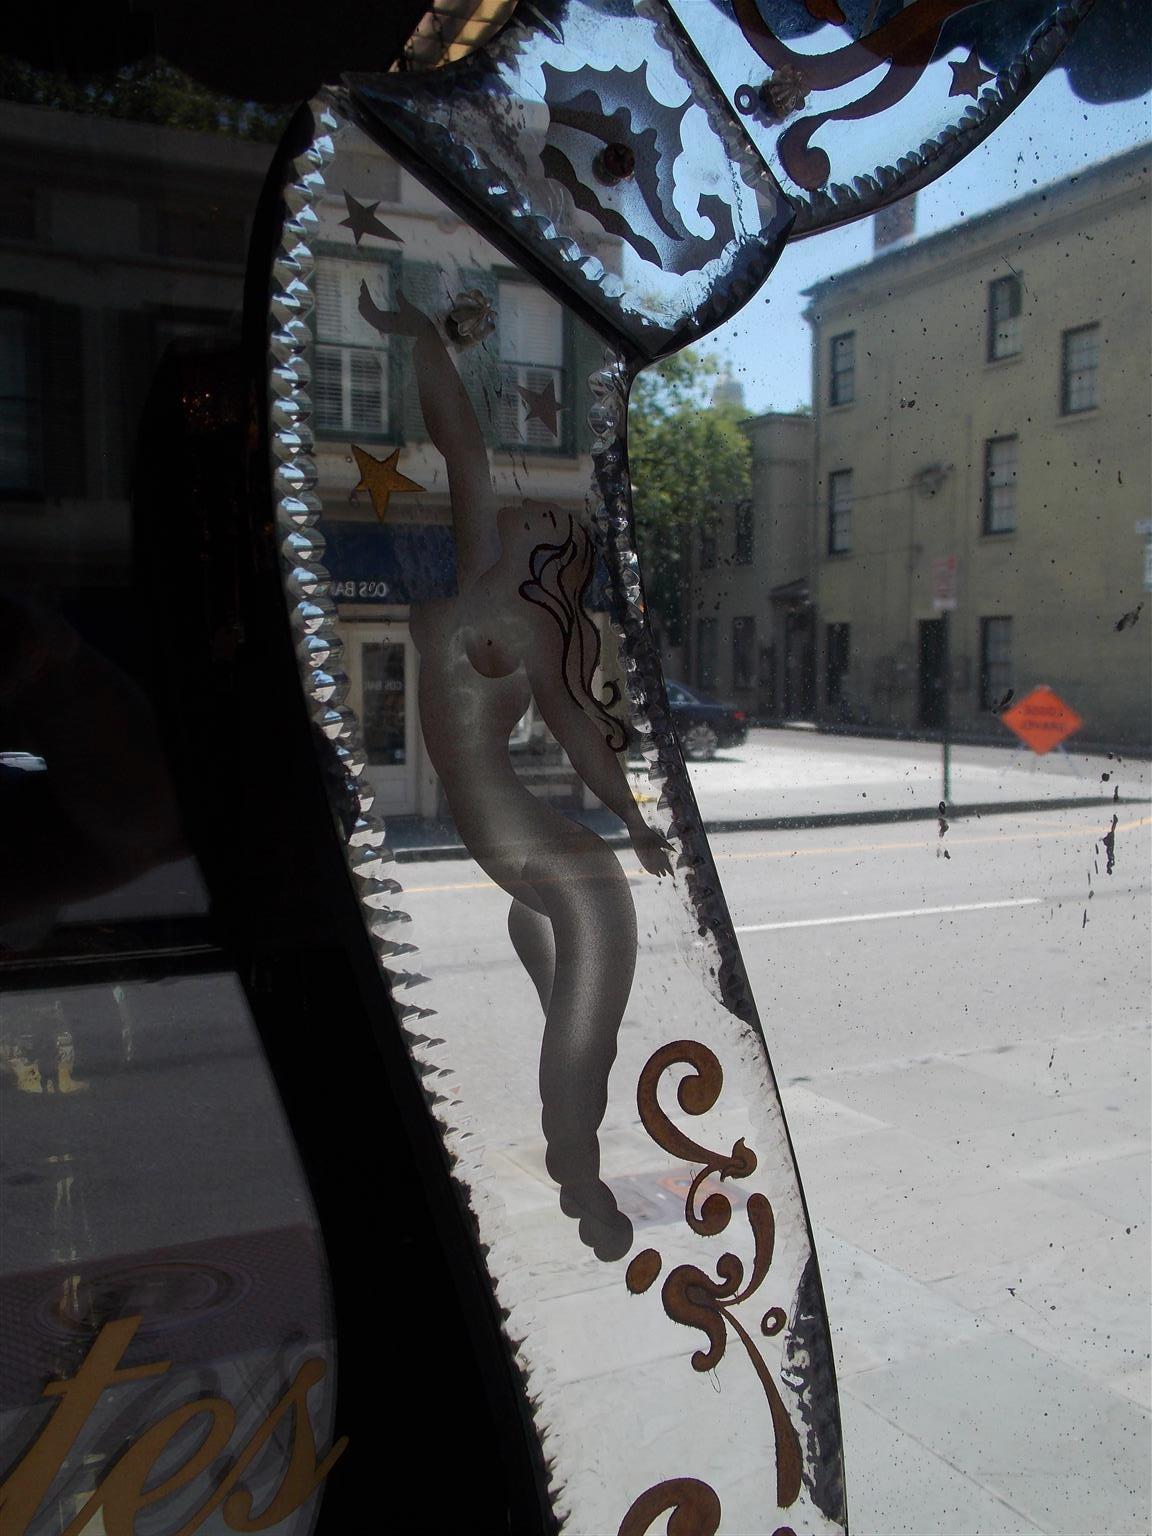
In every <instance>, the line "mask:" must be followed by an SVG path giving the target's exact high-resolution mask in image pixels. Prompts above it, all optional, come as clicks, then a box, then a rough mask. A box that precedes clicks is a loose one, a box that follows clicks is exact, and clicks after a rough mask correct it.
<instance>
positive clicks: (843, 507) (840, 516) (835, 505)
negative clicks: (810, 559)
mask: <svg viewBox="0 0 1152 1536" xmlns="http://www.w3.org/2000/svg"><path fill="white" fill-rule="evenodd" d="M851 548H852V471H851V470H850V469H838V470H836V471H835V472H834V473H833V474H831V475H829V476H828V553H829V554H830V555H846V554H848V552H849V551H850V550H851Z"/></svg>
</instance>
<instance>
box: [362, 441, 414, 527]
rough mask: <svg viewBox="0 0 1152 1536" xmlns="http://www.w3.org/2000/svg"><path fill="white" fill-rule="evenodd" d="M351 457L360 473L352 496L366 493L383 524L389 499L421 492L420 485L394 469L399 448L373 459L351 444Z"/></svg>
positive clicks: (398, 456)
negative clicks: (408, 492) (384, 457)
mask: <svg viewBox="0 0 1152 1536" xmlns="http://www.w3.org/2000/svg"><path fill="white" fill-rule="evenodd" d="M352 456H353V458H354V459H355V460H356V468H357V469H358V470H359V471H360V479H359V482H358V483H357V484H356V485H354V486H353V487H352V494H353V496H355V494H356V492H357V491H367V492H368V494H369V496H370V497H371V498H372V505H373V507H375V509H376V516H377V517H378V518H379V519H380V521H381V522H384V520H385V516H386V514H387V511H388V502H389V500H390V499H391V497H392V496H393V495H394V494H396V495H399V494H400V493H401V492H406V491H422V490H424V489H425V487H424V486H422V485H417V484H416V482H415V480H409V478H408V476H407V475H402V474H401V473H400V471H399V470H398V469H397V468H396V465H397V462H398V461H399V458H400V450H399V448H394V449H393V450H392V452H391V453H390V454H389V455H388V457H387V458H386V459H374V458H373V457H372V455H371V454H370V453H365V451H364V449H363V448H358V447H357V446H356V444H355V443H353V444H352Z"/></svg>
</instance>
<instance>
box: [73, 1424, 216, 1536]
mask: <svg viewBox="0 0 1152 1536" xmlns="http://www.w3.org/2000/svg"><path fill="white" fill-rule="evenodd" d="M205 1413H210V1414H211V1415H212V1428H211V1429H210V1430H209V1431H208V1433H207V1434H206V1435H205V1436H204V1439H203V1440H202V1441H201V1443H200V1445H199V1446H198V1447H197V1448H196V1450H195V1451H194V1452H193V1453H192V1455H191V1456H189V1458H188V1460H187V1461H185V1462H184V1463H183V1464H182V1465H181V1466H179V1467H178V1468H177V1469H176V1471H175V1472H173V1473H172V1474H171V1475H170V1476H169V1477H166V1478H165V1479H164V1481H163V1482H162V1483H157V1484H156V1486H155V1487H154V1488H149V1489H148V1491H147V1493H145V1492H144V1484H145V1483H146V1482H147V1481H148V1474H149V1472H151V1470H152V1467H153V1465H154V1464H155V1462H156V1459H157V1457H158V1456H159V1455H160V1453H161V1452H162V1451H163V1449H164V1447H165V1446H166V1445H167V1444H168V1443H169V1442H170V1441H171V1440H174V1439H175V1438H176V1436H177V1435H178V1434H179V1433H180V1431H181V1430H182V1429H183V1428H184V1426H185V1425H186V1424H191V1423H192V1421H193V1420H194V1419H198V1418H199V1417H200V1415H201V1414H205ZM235 1427H236V1410H235V1409H234V1408H233V1407H232V1404H231V1403H226V1402H225V1401H224V1399H223V1398H222V1397H202V1398H199V1399H198V1400H197V1401H196V1402H193V1403H185V1404H184V1406H183V1407H182V1408H174V1409H173V1410H172V1412H171V1413H168V1414H165V1415H164V1417H163V1418H162V1419H160V1420H159V1422H158V1423H156V1424H153V1425H152V1427H151V1429H147V1430H145V1431H144V1433H143V1434H142V1435H141V1436H140V1438H139V1439H138V1440H135V1441H133V1443H132V1444H131V1445H130V1446H129V1447H128V1449H127V1450H126V1451H125V1452H124V1454H123V1456H121V1457H120V1459H119V1460H118V1461H117V1462H116V1464H115V1466H114V1467H113V1468H112V1470H111V1471H110V1472H109V1473H108V1475H107V1477H105V1478H104V1480H103V1481H102V1482H101V1483H100V1484H99V1486H98V1487H97V1489H96V1491H95V1492H94V1493H93V1495H92V1497H91V1498H90V1499H89V1500H88V1502H87V1503H86V1504H85V1505H84V1508H83V1509H82V1510H81V1511H80V1513H79V1514H78V1515H77V1516H76V1518H75V1519H74V1520H73V1521H72V1522H71V1524H70V1525H68V1526H67V1528H66V1529H65V1530H64V1532H63V1536H80V1533H81V1531H83V1529H84V1527H85V1526H86V1525H87V1524H88V1522H89V1520H91V1518H92V1516H93V1515H94V1514H95V1513H96V1511H97V1510H98V1509H99V1510H102V1511H103V1513H104V1529H105V1531H106V1532H107V1536H133V1533H134V1531H135V1529H136V1516H137V1515H138V1514H139V1513H140V1511H141V1510H142V1509H147V1507H148V1506H149V1504H156V1503H159V1501H160V1500H161V1499H163V1498H167V1496H168V1495H169V1494H170V1493H175V1492H176V1490H177V1489H178V1488H184V1487H186V1486H187V1485H188V1484H189V1483H191V1482H194V1481H195V1480H196V1478H198V1477H199V1476H200V1474H201V1472H205V1471H207V1469H208V1468H209V1467H210V1466H211V1465H212V1463H213V1462H214V1461H215V1460H216V1458H217V1456H219V1455H221V1454H222V1452H223V1451H224V1450H225V1448H226V1447H227V1445H228V1442H229V1440H230V1439H231V1438H232V1431H233V1430H234V1429H235ZM205 1512H206V1511H204V1512H201V1513H200V1514H198V1515H196V1516H194V1517H193V1521H192V1522H191V1523H189V1524H188V1525H186V1526H185V1527H184V1529H185V1530H186V1531H193V1530H195V1529H196V1526H197V1525H199V1524H200V1523H201V1520H202V1519H203V1517H204V1513H205Z"/></svg>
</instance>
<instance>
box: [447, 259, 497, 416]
mask: <svg viewBox="0 0 1152 1536" xmlns="http://www.w3.org/2000/svg"><path fill="white" fill-rule="evenodd" d="M460 287H461V288H462V289H465V288H475V289H477V290H478V291H479V292H480V293H482V294H483V295H484V297H485V298H486V299H487V300H488V302H489V303H490V304H492V305H493V306H495V305H496V304H497V297H498V284H497V282H496V279H495V278H494V277H493V275H492V273H491V272H488V271H485V270H483V269H482V268H476V267H473V268H468V269H466V270H464V271H462V272H461V274H460ZM496 319H497V330H496V331H495V333H494V334H493V335H491V336H488V337H486V338H485V339H484V340H483V341H480V342H475V343H473V345H472V346H469V347H465V348H463V350H462V351H460V352H458V353H457V360H458V362H459V364H460V377H461V379H462V380H463V383H464V388H465V389H466V390H467V391H468V398H469V399H470V400H471V401H472V407H473V409H474V410H475V412H476V419H477V421H479V423H480V430H481V431H482V432H483V434H484V441H485V442H487V443H495V442H498V441H499V440H500V431H499V419H500V356H499V350H500V347H499V343H500V331H499V319H500V317H499V311H497V317H496Z"/></svg>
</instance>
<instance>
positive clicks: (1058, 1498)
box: [404, 808, 1152, 1536]
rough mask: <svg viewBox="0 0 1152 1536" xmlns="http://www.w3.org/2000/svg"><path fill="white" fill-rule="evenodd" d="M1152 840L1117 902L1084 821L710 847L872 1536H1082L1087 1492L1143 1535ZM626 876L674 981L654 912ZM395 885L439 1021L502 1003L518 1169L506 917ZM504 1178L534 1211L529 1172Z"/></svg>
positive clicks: (462, 893)
mask: <svg viewBox="0 0 1152 1536" xmlns="http://www.w3.org/2000/svg"><path fill="white" fill-rule="evenodd" d="M1150 819H1152V818H1149V816H1148V815H1147V814H1143V815H1141V814H1139V812H1138V811H1135V810H1134V811H1133V812H1131V813H1130V814H1128V815H1125V816H1122V817H1121V818H1120V820H1119V823H1118V825H1117V828H1116V834H1115V868H1114V870H1113V872H1112V873H1111V874H1108V873H1106V869H1107V858H1106V851H1105V850H1104V849H1103V847H1102V846H1101V841H1100V839H1101V837H1102V835H1103V834H1104V833H1105V832H1106V831H1107V830H1108V828H1109V827H1110V824H1111V816H1110V814H1109V815H1105V814H1104V813H1103V812H1102V811H1101V810H1099V809H1088V808H1085V809H1083V810H1076V811H1075V812H1047V813H1040V814H1036V813H1033V814H1028V815H1016V816H1006V817H985V818H982V819H980V820H978V821H977V820H970V821H965V822H963V823H962V824H958V825H956V826H954V827H950V828H949V830H948V831H947V832H946V833H945V835H944V836H943V838H941V837H940V836H939V835H938V829H937V827H936V825H935V824H934V823H921V824H915V825H912V826H906V825H889V826H881V827H858V828H838V829H829V828H824V829H819V830H812V831H801V832H795V831H789V832H774V833H755V832H745V833H740V834H728V835H723V834H720V835H716V836H714V837H713V839H712V841H713V846H714V850H715V853H716V855H717V860H718V865H719V870H720V876H721V879H722V881H723V883H724V887H725V890H726V892H727V896H728V901H729V904H730V907H731V910H732V915H733V918H734V921H735V923H736V926H737V929H738V931H740V933H741V944H742V947H743V951H744V956H745V960H746V964H747V967H748V970H749V973H750V976H751V980H752V985H753V990H754V993H755V996H756V998H757V1000H758V1004H759V1008H760V1012H761V1017H762V1020H763V1023H764V1029H765V1035H766V1037H767V1040H768V1044H769V1049H770V1052H771V1055H772V1059H773V1063H774V1066H775V1069H776V1072H777V1074H778V1077H779V1080H780V1082H781V1084H782V1090H783V1097H784V1102H785V1106H786V1110H787V1113H788V1118H789V1124H790V1128H791V1132H792V1136H793V1139H794V1142H795V1145H796V1151H797V1157H798V1160H799V1164H800V1169H801V1173H802V1177H803V1179H804V1184H805V1189H806V1193H807V1198H808V1202H809V1207H810V1211H811V1215H812V1220H813V1223H814V1227H815V1231H816V1239H817V1248H818V1252H819V1255H820V1259H821V1264H822V1268H823V1273H824V1279H825V1286H826V1291H827V1296H828V1308H829V1314H830V1317H831V1319H832V1327H833V1334H834V1341H835V1348H836V1354H837V1365H838V1371H839V1377H840V1387H841V1400H842V1410H843V1415H844V1432H845V1454H846V1460H847V1470H848V1494H849V1501H850V1504H849V1507H850V1510H851V1512H852V1516H853V1530H854V1531H855V1532H857V1533H858V1536H894V1533H896V1532H908V1533H911V1536H935V1533H941V1536H943V1533H949V1536H953V1533H960V1532H964V1533H969V1536H1009V1533H1012V1536H1015V1533H1024V1532H1034V1531H1038V1530H1039V1531H1050V1532H1056V1531H1060V1532H1064V1531H1067V1532H1073V1531H1079V1530H1080V1529H1082V1528H1083V1519H1082V1515H1081V1513H1080V1512H1079V1505H1080V1503H1081V1500H1082V1498H1083V1495H1084V1490H1086V1489H1090V1490H1092V1495H1091V1497H1092V1501H1093V1507H1094V1514H1093V1521H1094V1526H1095V1528H1096V1529H1098V1530H1100V1531H1101V1532H1108V1533H1109V1536H1119V1533H1126V1532H1133V1533H1136V1532H1142V1531H1143V1530H1144V1528H1145V1524H1144V1522H1145V1511H1146V1509H1147V1505H1148V1484H1147V1468H1148V1449H1149V1420H1148V1360H1149V1312H1148V1301H1149V1243H1148V1209H1149V1188H1148V1149H1149V1110H1148V1105H1149V1082H1148V1065H1149V1055H1148V1039H1149V1036H1148V1026H1149V992H1148V979H1149V930H1148V921H1147V913H1148V890H1149V846H1150V831H1152V828H1150V825H1149V822H1150ZM944 852H947V854H948V855H949V856H948V857H947V858H945V857H943V854H944ZM623 862H624V864H625V867H626V868H627V869H629V871H630V873H632V874H633V877H634V878H633V885H632V889H633V894H634V896H635V899H636V901H637V907H638V911H639V915H640V927H641V932H642V934H643V935H644V938H643V940H642V943H643V945H644V948H645V950H646V952H647V955H648V959H649V962H651V960H652V958H653V951H655V952H656V953H657V955H659V954H660V953H662V954H663V955H664V956H665V959H664V962H663V963H664V966H665V967H667V965H668V963H669V962H670V961H672V960H673V959H674V955H675V951H676V949H677V940H676V938H675V936H674V934H673V933H672V932H670V931H668V929H667V928H666V926H665V924H664V922H663V920H662V917H661V912H660V903H659V901H658V900H657V897H656V895H655V891H654V884H655V882H653V881H652V880H651V877H649V876H647V875H644V874H643V873H642V872H641V871H640V870H639V869H638V867H637V866H636V864H635V861H634V860H633V859H632V858H631V856H630V855H627V854H626V855H624V856H623ZM404 873H405V874H406V875H407V876H408V877H409V879H408V881H407V882H406V884H407V889H406V891H405V904H406V906H407V907H408V909H409V910H410V911H411V912H412V914H413V919H414V921H413V930H412V931H413V937H416V936H418V935H434V936H435V937H434V941H433V940H432V939H431V938H429V940H428V943H427V948H426V950H425V968H426V969H427V970H429V971H430V972H431V973H432V975H433V976H434V978H435V981H434V983H433V984H432V985H430V986H429V987H427V988H424V989H422V994H421V999H420V1000H421V1001H422V1002H426V1003H428V1005H429V1006H433V1007H435V1006H436V994H437V993H438V992H441V990H442V988H443V987H448V988H451V989H453V991H455V992H457V993H458V992H459V991H460V990H463V989H462V988H461V983H462V982H463V980H464V978H465V977H467V976H469V975H471V977H472V978H474V979H475V978H478V977H479V976H480V974H481V971H483V973H484V982H483V984H482V985H480V984H479V983H477V984H476V985H475V986H473V987H472V988H470V989H469V991H470V993H471V994H472V995H474V996H475V997H476V1003H477V1009H476V1014H475V1015H474V1023H475V1029H476V1035H475V1045H474V1050H475V1060H476V1063H477V1071H479V1070H480V1062H481V1060H486V1061H487V1063H488V1066H489V1068H491V1066H492V1060H491V1056H492V1052H493V1051H495V1050H497V1049H498V1046H497V1036H498V1033H502V1031H501V1032H497V1031H496V1030H491V1031H486V1030H485V1029H484V1020H485V1015H486V1014H487V1011H488V1009H489V1008H490V1007H491V1002H490V989H489V985H488V983H489V979H490V978H491V976H492V974H493V972H498V973H502V974H503V982H502V984H500V985H499V986H498V987H497V988H496V991H497V992H498V994H499V999H500V1003H499V1006H500V1008H501V1011H502V1014H503V1022H504V1023H505V1024H507V1022H508V1018H507V1015H508V1011H509V1010H510V1009H514V1010H515V1016H516V1022H517V1023H519V1021H520V1018H521V1016H522V1018H523V1040H524V1045H525V1048H524V1049H520V1048H519V1046H518V1048H517V1050H516V1052H515V1053H512V1052H508V1053H507V1055H506V1056H505V1057H504V1059H502V1060H501V1061H500V1062H499V1064H498V1070H497V1075H498V1076H499V1077H500V1079H501V1082H502V1084H503V1086H504V1091H505V1093H506V1095H507V1102H508V1103H510V1104H511V1105H512V1106H514V1110H513V1119H514V1120H518V1119H520V1117H523V1120H522V1121H521V1124H522V1127H523V1128H522V1130H521V1132H520V1136H521V1138H522V1139H523V1141H524V1142H525V1143H529V1142H530V1139H531V1132H532V1130H533V1129H534V1126H535V1123H536V1117H537V1116H538V1113H539V1107H538V1100H537V1097H536V1087H535V1052H534V1051H533V1050H532V1049H531V1047H530V1046H529V1045H528V1042H529V1041H531V1040H533V1039H534V1038H535V1031H537V1030H538V1029H539V1013H538V1006H537V1004H536V1001H535V997H534V995H533V994H532V992H531V988H530V987H529V986H528V985H527V983H526V981H525V979H524V978H523V976H522V973H520V972H519V967H518V965H517V962H516V961H515V959H514V957H513V956H512V954H511V951H510V949H509V948H508V945H507V940H506V937H505V935H504V931H503V924H504V916H505V912H506V909H507V898H506V897H505V896H504V894H503V893H502V892H501V891H499V890H497V889H496V888H494V887H492V886H491V885H490V884H489V883H488V882H486V881H485V880H484V879H483V878H482V877H481V876H480V875H479V874H478V872H476V870H475V867H474V866H473V865H471V864H470V863H467V862H462V861H457V860H445V861H441V862H434V863H423V864H420V865H417V866H413V867H410V868H408V869H406V870H405V871H404ZM501 956H502V958H499V957H501ZM653 969H654V970H655V971H657V972H658V971H659V970H660V962H659V961H658V960H657V962H656V964H655V966H654V967H653ZM643 970H644V967H642V972H641V975H640V976H639V977H638V984H637V989H636V991H638V992H639V993H640V995H641V997H645V996H648V997H651V996H652V993H651V992H649V991H648V989H647V987H646V985H645V981H644V976H643ZM423 994H427V995H426V996H425V995H423ZM634 997H635V993H634ZM674 1013H675V1010H674V1009H670V1014H671V1015H674ZM669 1022H671V1020H669ZM627 1031H628V1019H627V1018H626V1020H625V1029H624V1032H623V1034H622V1047H621V1048H622V1054H624V1053H625V1050H626V1041H627ZM512 1034H513V1038H515V1039H517V1040H519V1039H520V1038H521V1036H520V1033H519V1030H514V1031H513V1032H512ZM505 1038H506V1037H505ZM456 1051H457V1054H463V1055H464V1056H465V1057H467V1056H468V1055H469V1054H471V1052H470V1049H469V1046H468V1043H467V1042H466V1041H462V1040H460V1039H457V1041H456ZM461 1075H462V1079H463V1083H464V1091H465V1094H466V1092H467V1069H466V1067H465V1069H464V1070H463V1072H462V1074H461ZM611 1134H612V1133H611V1131H610V1130H609V1131H608V1132H606V1138H605V1139H606V1140H608V1139H610V1137H611ZM493 1139H494V1138H493V1137H492V1136H491V1135H489V1137H488V1140H489V1143H490V1144H491V1142H492V1140H493ZM514 1139H515V1138H514ZM506 1152H507V1155H506V1156H502V1155H501V1154H500V1153H492V1154H491V1156H492V1157H493V1158H494V1159H495V1160H496V1161H497V1163H498V1165H499V1166H500V1167H501V1168H502V1170H503V1177H504V1180H505V1187H506V1190H507V1196H506V1197H507V1198H508V1199H510V1200H513V1201H524V1200H527V1199H529V1198H530V1196H529V1193H528V1188H527V1185H528V1181H529V1178H531V1179H532V1180H533V1182H538V1181H539V1180H541V1179H543V1178H544V1175H543V1170H542V1169H541V1168H540V1166H539V1159H538V1156H533V1154H532V1153H531V1151H528V1150H525V1148H524V1147H521V1146H515V1145H513V1146H511V1147H510V1148H507V1149H506ZM499 1182H500V1179H499V1176H498V1179H497V1183H498V1184H499ZM617 1193H618V1196H619V1198H620V1200H621V1204H622V1205H624V1206H625V1208H626V1209H628V1208H629V1207H628V1201H629V1198H632V1199H633V1200H637V1199H642V1197H643V1189H642V1181H640V1180H639V1178H638V1177H628V1176H625V1177H624V1178H623V1179H622V1180H621V1181H620V1184H619V1187H618V1188H617ZM675 1214H676V1213H675V1212H674V1211H670V1212H669V1213H668V1214H667V1215H666V1216H664V1217H663V1218H662V1217H661V1216H660V1213H659V1211H649V1215H648V1219H650V1220H652V1221H654V1222H659V1221H660V1220H661V1219H663V1220H666V1221H669V1222H671V1221H672V1220H674V1219H675ZM570 1283H574V1282H570ZM588 1283H589V1284H592V1283H596V1282H595V1281H594V1280H593V1279H592V1278H590V1279H589V1282H588Z"/></svg>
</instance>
